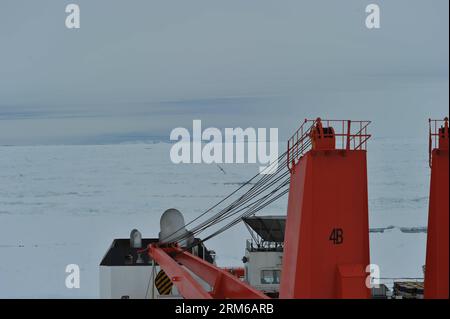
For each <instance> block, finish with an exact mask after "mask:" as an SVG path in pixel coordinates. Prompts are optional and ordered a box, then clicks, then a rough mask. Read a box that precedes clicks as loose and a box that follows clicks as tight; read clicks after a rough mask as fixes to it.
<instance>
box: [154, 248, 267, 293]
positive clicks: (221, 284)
mask: <svg viewBox="0 0 450 319" xmlns="http://www.w3.org/2000/svg"><path fill="white" fill-rule="evenodd" d="M148 253H149V255H150V257H152V258H153V259H154V260H155V261H156V262H157V263H158V264H159V265H160V266H161V268H162V269H164V272H165V273H166V274H167V275H168V276H169V278H171V280H172V282H173V283H174V284H175V286H176V287H177V288H178V290H179V292H180V293H181V295H182V296H183V297H184V298H187V299H211V298H217V299H268V298H269V297H267V296H266V295H265V294H263V293H262V292H260V291H259V290H256V289H255V288H253V287H251V286H249V285H248V284H246V283H244V282H242V281H241V280H239V279H238V278H237V277H236V276H234V275H232V274H230V273H229V272H228V271H226V270H224V269H221V268H219V267H216V266H214V265H213V264H210V263H208V262H207V261H205V260H203V259H201V258H198V257H197V256H194V255H192V254H190V253H188V252H186V251H184V250H182V249H181V248H179V247H165V248H163V247H159V246H157V245H155V244H152V245H150V246H149V247H148ZM187 269H189V271H188V270H187ZM191 272H192V273H194V274H195V275H196V276H198V277H199V278H201V279H202V280H203V281H204V282H205V283H207V284H208V285H209V286H210V287H213V288H212V290H211V291H207V290H205V288H204V287H203V286H202V285H200V283H199V282H198V280H196V279H195V278H194V277H193V276H192V275H191Z"/></svg>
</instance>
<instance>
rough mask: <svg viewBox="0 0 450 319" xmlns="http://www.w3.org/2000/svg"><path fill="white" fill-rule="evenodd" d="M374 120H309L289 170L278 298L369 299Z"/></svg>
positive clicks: (293, 146)
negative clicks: (370, 169)
mask: <svg viewBox="0 0 450 319" xmlns="http://www.w3.org/2000/svg"><path fill="white" fill-rule="evenodd" d="M369 124H370V122H369V121H335V120H326V121H322V120H321V119H316V120H305V122H304V123H303V125H302V126H301V127H300V128H299V130H298V131H297V132H296V133H295V134H294V135H293V137H292V138H291V139H290V140H289V141H288V162H287V165H288V167H289V170H290V171H291V182H290V189H289V201H288V216H287V221H286V230H285V243H284V255H283V268H282V272H281V284H280V298H369V297H370V289H369V288H368V287H367V286H366V278H367V276H368V273H367V272H366V267H367V266H368V265H369V264H370V256H369V225H368V195H367V164H366V144H367V140H368V139H369V138H370V135H369V134H367V127H368V125H369Z"/></svg>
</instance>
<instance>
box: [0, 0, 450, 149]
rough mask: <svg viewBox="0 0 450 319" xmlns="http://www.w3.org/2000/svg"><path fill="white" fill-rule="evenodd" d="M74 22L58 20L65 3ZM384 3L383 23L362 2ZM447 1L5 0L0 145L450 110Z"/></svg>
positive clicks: (411, 116) (409, 126)
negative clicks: (75, 12) (370, 20)
mask: <svg viewBox="0 0 450 319" xmlns="http://www.w3.org/2000/svg"><path fill="white" fill-rule="evenodd" d="M69 3H77V4H78V5H79V6H80V8H81V29H79V30H69V29H67V28H66V27H65V24H64V22H65V18H66V13H65V6H66V5H67V4H69ZM369 3H377V4H379V5H380V8H381V29H379V30H369V29H367V28H366V27H365V18H366V13H365V7H366V5H368V4H369ZM448 6H449V2H448V1H447V0H396V1H387V0H371V1H369V0H367V1H366V0H342V1H332V0H277V1H275V0H249V1H247V0H246V1H243V0H189V1H185V0H169V1H168V0H128V1H125V0H96V1H90V0H73V1H61V0H39V1H32V0H1V1H0V145H5V144H7V145H11V144H51V143H97V142H100V143H102V142H117V141H125V140H133V139H149V138H162V139H165V138H168V136H169V133H170V130H171V129H173V128H175V127H177V126H184V127H188V128H189V127H190V126H191V125H192V120H193V119H201V120H203V122H204V125H205V126H217V127H236V126H242V127H250V126H253V127H279V128H280V137H282V138H285V137H286V136H287V135H288V134H289V133H290V132H291V131H294V129H295V128H296V127H297V126H298V123H299V122H301V121H302V120H303V119H304V118H305V117H316V116H322V117H330V118H331V117H333V118H352V119H371V120H373V121H374V124H373V132H374V134H376V135H377V136H385V137H386V136H395V135H404V136H422V135H423V134H424V131H423V129H425V127H426V120H427V118H428V117H430V116H431V117H439V118H440V117H442V116H444V115H447V114H448V103H449V100H448V70H449V61H448V54H449V52H448V47H449V43H448V23H449V22H448V21H449V17H448V9H449V8H448Z"/></svg>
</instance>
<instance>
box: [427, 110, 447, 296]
mask: <svg viewBox="0 0 450 319" xmlns="http://www.w3.org/2000/svg"><path fill="white" fill-rule="evenodd" d="M448 126H449V125H448V118H445V119H444V120H443V121H439V120H429V127H430V133H429V142H430V143H429V154H430V155H429V161H430V162H429V163H430V167H431V182H430V200H429V213H428V234H427V255H426V264H425V298H428V299H448V297H449V293H448V286H449V281H448V280H449V265H448V262H449V233H448V230H449V216H448V215H449V205H448V202H449V195H448V194H449V189H448V188H449V171H448V165H449V162H448V148H449V131H448V130H449V127H448Z"/></svg>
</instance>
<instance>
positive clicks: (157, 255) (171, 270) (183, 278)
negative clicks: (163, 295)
mask: <svg viewBox="0 0 450 319" xmlns="http://www.w3.org/2000/svg"><path fill="white" fill-rule="evenodd" d="M148 253H149V255H150V256H151V257H152V258H153V259H154V260H155V261H156V262H157V263H158V264H159V266H160V267H161V268H162V269H164V272H165V273H166V275H167V276H169V278H170V279H171V280H172V282H173V283H174V284H175V286H177V288H178V291H179V292H180V293H181V295H182V296H183V297H184V298H186V299H212V297H211V295H210V294H209V293H208V292H207V291H206V290H205V289H203V287H202V286H201V285H200V284H199V283H198V282H197V281H196V280H195V279H194V278H192V276H191V275H190V274H189V272H188V271H187V270H186V269H184V268H183V267H182V266H180V265H179V264H178V263H177V262H176V261H175V260H173V258H172V257H170V256H169V255H168V254H167V253H166V252H165V251H164V250H163V249H161V248H159V247H157V246H155V245H150V246H149V247H148Z"/></svg>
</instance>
